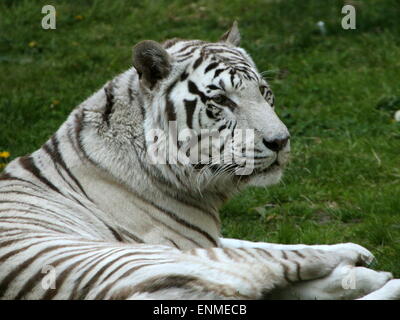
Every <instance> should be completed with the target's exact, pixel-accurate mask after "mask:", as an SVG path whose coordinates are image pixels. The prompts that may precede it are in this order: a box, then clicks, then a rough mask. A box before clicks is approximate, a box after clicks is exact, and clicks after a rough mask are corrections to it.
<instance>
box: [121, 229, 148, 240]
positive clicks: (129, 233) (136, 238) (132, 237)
mask: <svg viewBox="0 0 400 320" xmlns="http://www.w3.org/2000/svg"><path fill="white" fill-rule="evenodd" d="M118 230H119V231H120V232H121V233H123V234H124V235H126V236H127V237H128V238H130V239H132V240H133V241H135V242H138V243H144V240H142V239H140V238H139V237H138V236H136V235H134V234H133V233H131V232H129V231H128V230H125V229H122V228H118Z"/></svg>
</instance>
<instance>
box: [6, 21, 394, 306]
mask: <svg viewBox="0 0 400 320" xmlns="http://www.w3.org/2000/svg"><path fill="white" fill-rule="evenodd" d="M235 32H237V31H236V30H235V26H234V28H233V29H232V30H231V31H230V32H228V34H226V35H225V37H224V39H225V42H217V43H208V42H203V41H198V40H190V41H187V40H178V39H175V40H169V41H167V42H165V43H164V49H165V50H166V52H167V53H168V55H169V58H168V59H170V61H171V68H170V69H171V70H170V72H169V74H168V76H167V77H166V78H163V79H161V80H160V79H157V81H156V80H154V81H153V82H152V83H151V86H146V84H144V83H142V79H140V76H141V75H139V74H138V72H137V70H136V69H135V68H131V69H129V70H128V71H126V72H124V73H123V74H121V75H119V76H117V77H115V78H114V79H113V80H111V81H109V82H108V83H107V84H105V85H104V86H103V87H102V88H101V89H100V90H99V91H97V92H96V93H95V94H93V95H92V96H91V97H89V98H88V99H87V100H86V101H84V102H83V103H82V104H81V105H79V106H78V107H77V108H76V109H75V110H73V111H72V113H71V114H70V115H69V117H68V119H67V120H66V121H65V123H64V124H63V125H62V126H61V127H60V129H59V130H58V131H57V132H56V133H55V134H54V135H53V136H52V137H51V138H50V139H49V140H48V141H47V142H46V143H45V144H44V145H43V146H42V147H41V148H40V149H39V150H37V151H35V152H33V153H32V154H30V155H27V156H24V157H20V158H18V159H15V160H14V161H13V162H11V163H10V164H9V165H8V166H7V167H6V168H5V170H4V171H3V173H2V174H1V176H0V232H1V237H0V298H2V299H153V298H171V299H182V298H183V299H185V298H187V299H197V298H206V299H261V298H266V297H269V296H270V295H271V294H272V293H273V292H274V290H278V289H279V290H283V289H284V288H291V287H292V286H293V285H294V284H295V283H299V282H300V283H303V282H302V281H305V280H312V279H325V278H326V277H327V276H328V275H330V274H331V273H332V271H334V270H336V268H337V267H338V266H340V265H342V264H343V263H344V262H346V263H347V264H348V265H355V264H356V263H357V262H360V261H364V262H365V261H367V260H369V259H370V258H371V255H370V253H369V252H368V251H366V250H365V249H363V248H361V247H357V246H356V245H338V246H336V247H331V246H328V247H315V248H310V247H307V246H300V247H274V246H273V245H268V244H252V243H249V242H244V241H235V240H227V239H221V238H220V218H219V215H218V208H219V207H220V205H221V204H222V203H224V202H225V201H226V199H228V198H229V197H230V196H231V195H232V194H234V193H235V192H236V191H237V190H239V189H240V188H242V187H244V186H246V185H248V184H249V183H251V182H254V181H255V182H256V183H259V181H262V183H263V184H270V183H275V182H277V181H278V180H279V178H280V175H281V166H283V164H284V163H285V162H286V160H287V154H288V151H289V146H288V145H287V146H284V147H283V149H282V150H280V151H279V152H275V151H273V150H272V149H273V148H275V147H276V146H274V145H273V144H271V142H268V141H271V140H273V139H275V140H276V139H277V138H282V136H285V135H288V133H287V129H286V127H285V126H284V125H283V124H282V123H281V122H280V120H279V119H278V117H277V116H276V114H275V113H274V111H273V103H274V100H273V96H272V93H271V91H270V89H269V87H268V84H267V83H266V82H265V81H264V80H263V79H262V77H261V76H260V74H259V73H258V71H257V69H256V67H255V65H254V62H253V61H252V60H251V58H250V57H249V55H248V54H247V53H246V52H245V51H244V50H243V49H241V48H238V47H235V46H234V44H235V43H234V42H236V41H237V40H238V37H237V35H236V36H235V34H232V33H235ZM150 80H151V79H150ZM143 81H144V80H143ZM215 92H219V93H221V92H228V93H229V97H228V94H226V96H224V97H218V98H213V97H215ZM220 95H221V94H220ZM168 121H176V123H177V127H178V129H179V130H181V129H183V128H190V129H193V130H195V131H196V132H199V130H200V129H203V128H208V129H209V128H213V129H217V130H218V131H223V130H230V132H233V130H234V129H235V128H251V129H254V130H255V131H256V139H257V141H256V148H255V151H254V153H253V155H252V156H253V157H254V158H256V159H259V161H258V162H256V165H255V172H254V174H251V175H250V176H241V177H238V176H235V175H234V174H233V173H234V171H232V170H234V168H233V169H232V168H230V167H229V168H228V167H218V166H217V168H216V166H215V165H213V164H212V163H211V164H207V165H203V166H200V165H189V166H182V165H179V164H169V163H168V164H162V165H152V164H149V162H148V161H147V158H146V156H147V148H148V143H147V141H146V135H147V133H148V132H149V130H150V129H151V128H160V129H165V128H166V126H167V124H168ZM270 148H272V149H270ZM221 152H222V150H221ZM272 167H274V168H273V169H271V168H272ZM257 181H258V182H257ZM46 266H50V267H51V268H53V269H54V270H55V275H56V278H55V283H54V285H55V288H52V287H46V286H45V285H44V284H43V283H44V280H46V277H48V274H47V273H45V272H44V271H43V268H44V267H46ZM386 281H387V279H386V278H385V279H383V280H382V281H381V282H382V284H381V285H380V286H382V285H383V283H384V282H386ZM307 283H309V282H307ZM375 289H376V288H375ZM304 290H305V291H306V289H304ZM369 291H372V289H369ZM307 292H308V293H307V294H309V291H307ZM364 293H365V292H364ZM312 294H314V295H315V297H318V294H319V292H313V293H312ZM312 294H311V295H312ZM299 295H300V297H301V293H300V294H299ZM336 297H338V295H332V296H331V298H336ZM346 297H351V298H353V297H354V295H353V296H351V295H347V296H346Z"/></svg>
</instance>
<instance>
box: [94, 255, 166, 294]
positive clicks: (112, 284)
mask: <svg viewBox="0 0 400 320" xmlns="http://www.w3.org/2000/svg"><path fill="white" fill-rule="evenodd" d="M129 262H131V261H127V263H129ZM127 263H124V264H123V265H121V266H120V267H118V268H117V269H120V268H121V267H123V266H124V265H126V264H127ZM167 263H170V262H157V263H146V264H142V265H138V266H135V267H132V268H131V269H129V270H128V271H126V272H125V273H124V274H122V275H121V276H120V277H119V279H117V280H116V281H114V282H112V283H110V284H108V285H107V286H106V287H105V288H104V289H103V290H101V291H100V292H99V293H98V294H97V295H96V296H95V297H94V299H95V300H102V299H103V298H104V297H105V295H106V294H107V293H108V292H110V290H111V289H112V287H113V286H114V285H115V284H116V283H117V282H118V281H120V280H121V279H123V278H126V277H128V276H130V275H131V274H132V273H134V272H135V271H137V270H139V269H141V268H145V267H151V266H155V265H161V264H167ZM117 269H115V270H114V271H113V272H115V271H116V270H117Z"/></svg>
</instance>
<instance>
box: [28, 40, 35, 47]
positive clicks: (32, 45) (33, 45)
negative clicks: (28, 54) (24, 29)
mask: <svg viewBox="0 0 400 320" xmlns="http://www.w3.org/2000/svg"><path fill="white" fill-rule="evenodd" d="M28 46H29V47H31V48H34V47H36V46H37V42H36V41H31V42H29V43H28Z"/></svg>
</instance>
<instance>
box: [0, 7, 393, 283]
mask: <svg viewBox="0 0 400 320" xmlns="http://www.w3.org/2000/svg"><path fill="white" fill-rule="evenodd" d="M47 4H51V5H53V6H54V7H55V9H56V29H55V30H51V29H49V30H44V29H43V28H42V26H41V21H42V18H43V17H44V14H42V13H41V10H42V7H43V6H44V5H47ZM346 4H350V5H352V6H354V8H355V9H356V29H354V30H353V29H350V30H344V29H343V28H342V24H341V22H342V19H343V17H344V16H345V14H342V13H341V10H342V7H343V6H344V5H346ZM234 20H237V21H238V22H239V28H240V30H241V34H242V46H243V47H244V48H245V49H246V50H247V51H248V52H249V53H250V54H251V55H252V57H253V59H254V60H255V62H256V64H257V65H258V68H259V70H260V71H265V77H266V79H267V80H268V81H269V83H270V85H271V87H272V90H273V91H274V93H275V97H276V105H277V108H276V110H277V113H278V114H279V115H280V117H281V118H282V120H283V121H284V122H285V123H286V125H287V126H288V128H289V130H290V131H291V135H292V141H291V142H292V150H293V152H292V161H291V163H290V165H289V167H288V169H287V172H286V175H285V177H284V179H283V182H282V183H281V184H280V185H278V186H274V187H272V188H269V189H263V188H249V189H247V190H246V191H244V192H243V193H242V194H240V195H239V196H238V197H236V198H234V199H233V200H232V201H230V202H229V203H228V204H227V205H226V206H225V207H224V208H223V209H222V210H221V214H222V219H223V235H224V236H227V237H238V238H244V239H249V240H254V241H269V242H281V243H307V244H314V243H338V242H347V241H351V242H356V243H359V244H361V245H363V246H365V247H367V248H368V249H370V250H372V252H373V253H374V254H375V255H376V256H377V258H378V261H377V264H376V265H375V267H376V268H381V269H385V270H386V271H391V272H393V273H394V274H395V275H396V276H397V277H400V122H396V121H395V120H394V113H395V111H396V110H398V109H400V86H399V84H400V1H398V0H364V1H350V0H349V1H343V0H304V1H298V0H281V1H279V0H252V1H237V0H218V1H215V0H214V1H213V0H203V1H201V0H200V1H181V0H168V1H167V0H165V1H150V0H149V1H145V0H140V1H116V0H101V1H96V0H81V1H67V0H64V1H50V0H46V1H37V0H29V1H28V0H26V1H22V0H21V1H19V0H2V1H1V2H0V171H1V170H2V168H3V167H4V166H5V164H6V163H8V162H9V161H11V160H12V159H14V158H16V157H18V156H21V155H24V154H27V153H31V152H32V151H34V150H35V149H37V148H38V147H39V146H40V145H41V144H43V143H44V142H45V141H46V140H47V139H48V138H49V137H50V136H51V135H52V133H53V132H54V131H55V130H56V129H57V128H58V127H59V126H60V124H61V123H62V122H63V121H64V120H65V119H66V117H67V115H68V114H69V113H70V111H71V110H72V109H73V108H74V107H75V106H76V105H78V104H79V103H80V102H82V101H83V100H84V99H85V98H86V97H88V96H89V95H90V94H92V93H93V92H94V91H95V90H97V89H98V88H99V87H101V86H102V85H103V84H104V83H105V82H106V81H107V80H109V79H111V78H112V77H114V76H115V75H117V74H118V73H120V72H122V71H124V70H126V69H127V68H129V67H130V66H131V49H132V46H133V45H134V44H135V43H137V42H138V41H141V40H144V39H153V40H157V41H163V40H165V39H167V38H172V37H180V38H188V39H202V40H209V41H216V40H218V38H219V37H220V35H221V34H222V33H224V32H225V31H226V30H227V29H228V28H229V27H230V26H231V24H232V22H233V21H234ZM321 22H322V23H321Z"/></svg>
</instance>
